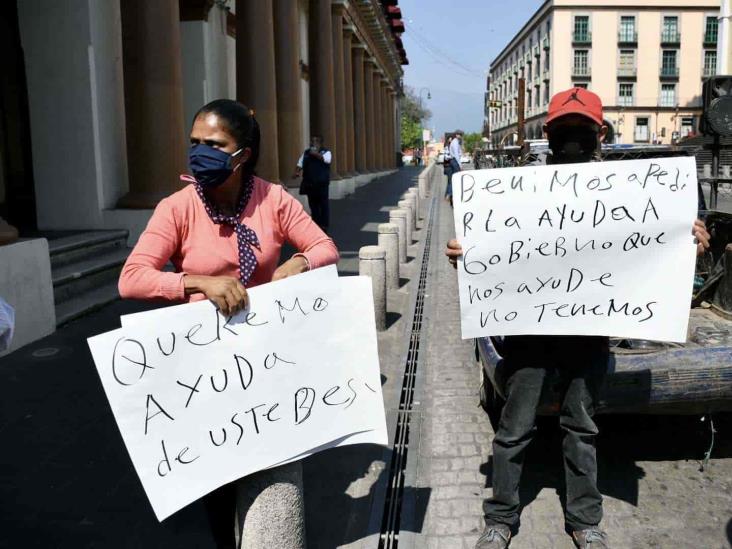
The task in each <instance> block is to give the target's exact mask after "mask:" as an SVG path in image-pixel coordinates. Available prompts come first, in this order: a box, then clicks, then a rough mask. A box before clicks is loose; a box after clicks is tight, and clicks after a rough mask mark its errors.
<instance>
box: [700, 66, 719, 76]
mask: <svg viewBox="0 0 732 549" xmlns="http://www.w3.org/2000/svg"><path fill="white" fill-rule="evenodd" d="M715 74H717V67H704V68H703V69H702V75H703V76H704V78H706V77H708V76H714V75H715Z"/></svg>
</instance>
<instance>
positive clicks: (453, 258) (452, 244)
mask: <svg viewBox="0 0 732 549" xmlns="http://www.w3.org/2000/svg"><path fill="white" fill-rule="evenodd" d="M445 255H446V256H447V259H448V261H449V262H450V265H452V266H453V267H455V268H456V269H457V260H458V257H460V256H461V255H463V248H462V246H460V242H458V241H457V239H455V238H453V239H452V240H450V241H449V242H448V243H447V248H446V249H445Z"/></svg>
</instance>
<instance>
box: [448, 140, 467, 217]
mask: <svg viewBox="0 0 732 549" xmlns="http://www.w3.org/2000/svg"><path fill="white" fill-rule="evenodd" d="M462 141H463V131H462V130H455V135H454V137H453V138H452V140H451V141H450V145H449V146H448V148H447V150H448V152H449V153H450V159H449V161H448V159H447V157H445V161H446V162H449V163H450V168H451V169H450V174H449V175H448V176H447V192H446V193H445V198H447V199H448V200H449V201H450V206H452V176H453V175H454V174H455V173H456V172H459V171H460V157H462V155H463V147H462Z"/></svg>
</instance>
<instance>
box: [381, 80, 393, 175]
mask: <svg viewBox="0 0 732 549" xmlns="http://www.w3.org/2000/svg"><path fill="white" fill-rule="evenodd" d="M381 120H382V121H383V122H382V126H383V128H384V129H383V132H384V137H383V138H382V139H381V159H382V160H381V161H382V163H383V165H384V169H385V170H388V169H389V168H390V167H391V166H389V96H388V94H387V93H386V80H382V81H381Z"/></svg>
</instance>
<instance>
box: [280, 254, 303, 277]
mask: <svg viewBox="0 0 732 549" xmlns="http://www.w3.org/2000/svg"><path fill="white" fill-rule="evenodd" d="M307 270H308V262H307V261H306V260H305V258H304V257H302V256H300V255H298V256H295V257H293V258H291V259H288V260H287V261H285V262H284V263H283V264H282V265H280V266H279V267H277V270H276V271H275V272H274V274H273V275H272V282H274V281H275V280H282V279H283V278H287V277H288V276H295V275H297V274H300V273H304V272H305V271H307Z"/></svg>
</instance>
